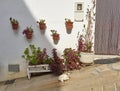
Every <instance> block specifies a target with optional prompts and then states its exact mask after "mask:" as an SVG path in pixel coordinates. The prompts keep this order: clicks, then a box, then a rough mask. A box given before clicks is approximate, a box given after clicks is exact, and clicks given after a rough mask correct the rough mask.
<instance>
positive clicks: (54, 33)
mask: <svg viewBox="0 0 120 91" xmlns="http://www.w3.org/2000/svg"><path fill="white" fill-rule="evenodd" d="M51 32H52V35H51V36H52V37H53V40H54V41H58V40H59V39H60V36H59V34H58V33H57V31H56V30H51Z"/></svg>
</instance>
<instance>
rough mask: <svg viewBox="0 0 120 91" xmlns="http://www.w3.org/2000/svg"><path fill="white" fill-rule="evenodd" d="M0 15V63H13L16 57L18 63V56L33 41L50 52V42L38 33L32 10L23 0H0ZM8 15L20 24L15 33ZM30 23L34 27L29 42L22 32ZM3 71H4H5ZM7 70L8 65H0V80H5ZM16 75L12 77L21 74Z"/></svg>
mask: <svg viewBox="0 0 120 91" xmlns="http://www.w3.org/2000/svg"><path fill="white" fill-rule="evenodd" d="M0 16H1V17H0V21H1V23H0V30H1V31H0V34H1V35H0V39H1V40H0V45H1V47H0V50H1V51H0V57H2V58H3V60H0V63H2V64H11V63H14V61H15V60H16V58H18V59H17V60H16V63H19V62H17V61H20V60H21V59H22V58H20V56H21V55H22V53H23V51H24V49H25V48H26V47H28V45H29V44H30V43H33V44H35V45H37V46H39V47H41V48H47V49H48V51H50V52H51V50H52V48H53V46H52V44H51V43H50V42H49V40H48V39H47V38H46V37H45V35H44V34H41V33H40V30H39V27H37V26H38V25H37V24H36V20H35V18H34V17H33V14H32V12H30V10H29V8H28V7H27V6H26V4H25V2H24V0H12V1H11V0H1V1H0ZM10 17H14V18H16V19H17V20H18V21H19V25H20V26H19V29H18V32H17V33H14V32H13V30H12V28H11V24H10V22H9V18H10ZM31 25H32V27H33V29H34V37H33V39H32V41H30V42H29V41H27V40H26V39H25V37H24V35H23V34H22V32H23V30H24V29H25V28H26V27H27V26H31ZM46 32H47V30H46ZM50 52H49V53H50ZM13 60H14V61H13ZM21 62H22V61H21ZM20 65H21V64H20ZM22 70H23V69H22ZM22 70H20V71H22ZM3 71H5V72H6V73H5V72H3ZM7 72H8V67H6V65H3V66H2V68H1V67H0V74H2V75H1V76H0V81H1V80H6V79H7V78H8V76H7V75H6V74H7ZM25 74H26V73H24V75H25ZM16 76H17V77H13V78H19V77H22V76H23V74H22V75H20V73H19V74H18V75H16Z"/></svg>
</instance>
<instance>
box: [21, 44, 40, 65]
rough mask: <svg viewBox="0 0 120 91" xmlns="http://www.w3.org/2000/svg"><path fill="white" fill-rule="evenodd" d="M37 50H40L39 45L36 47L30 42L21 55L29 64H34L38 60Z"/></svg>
mask: <svg viewBox="0 0 120 91" xmlns="http://www.w3.org/2000/svg"><path fill="white" fill-rule="evenodd" d="M39 51H41V50H40V48H39V47H38V48H36V47H35V46H34V45H32V44H30V45H29V47H28V48H26V49H25V50H24V55H22V57H23V58H24V59H25V60H26V61H27V62H28V63H29V64H30V65H36V64H38V62H39V58H38V56H37V54H38V52H39Z"/></svg>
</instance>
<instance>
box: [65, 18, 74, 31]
mask: <svg viewBox="0 0 120 91" xmlns="http://www.w3.org/2000/svg"><path fill="white" fill-rule="evenodd" d="M65 26H66V30H72V29H73V22H72V21H71V20H70V19H67V18H65Z"/></svg>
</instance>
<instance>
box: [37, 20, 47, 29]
mask: <svg viewBox="0 0 120 91" xmlns="http://www.w3.org/2000/svg"><path fill="white" fill-rule="evenodd" d="M37 23H39V28H40V30H46V23H45V20H43V19H41V20H39V21H37Z"/></svg>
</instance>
